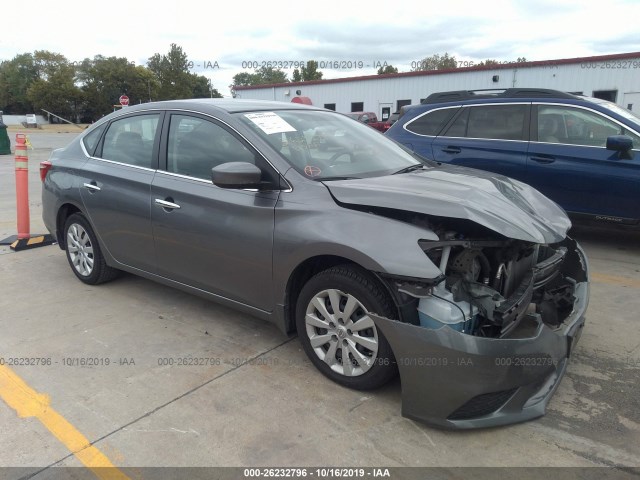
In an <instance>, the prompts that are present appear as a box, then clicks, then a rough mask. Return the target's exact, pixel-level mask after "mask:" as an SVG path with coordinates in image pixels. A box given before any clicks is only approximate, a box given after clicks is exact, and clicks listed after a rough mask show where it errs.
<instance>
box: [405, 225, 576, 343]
mask: <svg viewBox="0 0 640 480" xmlns="http://www.w3.org/2000/svg"><path fill="white" fill-rule="evenodd" d="M418 221H420V222H425V219H424V217H422V218H420V219H419V220H418ZM414 222H416V220H414ZM457 223H459V225H455V226H457V227H462V228H464V227H465V224H467V222H457ZM425 226H426V225H425ZM466 226H467V227H468V224H467V225H466ZM428 227H429V228H430V229H431V230H432V231H434V232H436V233H437V235H438V237H439V239H440V240H439V241H427V240H424V241H420V247H421V248H422V249H423V250H424V252H425V254H426V255H427V256H428V258H429V259H430V260H431V261H432V262H433V263H434V265H436V266H438V267H439V269H440V271H441V272H442V275H441V276H440V277H438V278H436V279H433V280H432V281H431V282H411V281H404V282H403V281H399V280H398V279H396V280H395V285H396V287H397V289H398V292H400V293H401V294H405V295H409V296H410V297H414V298H415V299H417V300H418V305H417V311H418V318H417V320H416V319H415V318H414V320H413V322H412V323H414V324H419V325H421V326H423V327H425V328H432V329H438V328H443V327H446V328H452V329H454V330H457V331H459V332H461V333H464V334H467V335H473V336H479V337H489V338H508V337H509V336H510V334H511V333H512V331H513V330H514V329H515V328H516V327H517V326H518V325H519V324H520V322H521V321H522V320H523V319H525V318H527V319H529V320H532V321H533V324H537V323H540V322H542V323H544V324H545V325H547V326H548V327H550V328H552V329H554V328H557V327H559V326H560V325H561V324H562V322H563V321H564V320H565V319H566V318H567V317H568V316H569V314H570V313H571V311H572V309H573V305H574V301H575V298H574V291H575V286H576V283H577V282H582V281H584V280H585V279H584V278H582V277H583V276H584V269H583V268H580V265H579V262H580V261H581V260H580V258H579V257H578V256H577V255H576V254H575V249H574V248H573V246H574V244H575V242H574V241H573V240H571V239H570V238H568V237H567V238H566V239H565V240H564V241H563V242H560V243H558V244H554V245H540V244H533V243H530V242H525V241H522V240H514V239H507V238H504V237H502V238H499V237H500V236H499V235H497V234H495V232H489V231H486V230H485V229H483V228H478V227H477V226H473V227H472V228H467V229H465V230H467V232H465V233H463V232H464V230H461V229H452V228H450V227H451V225H446V226H445V225H438V226H435V225H433V223H431V222H429V224H428Z"/></svg>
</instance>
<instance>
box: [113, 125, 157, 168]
mask: <svg viewBox="0 0 640 480" xmlns="http://www.w3.org/2000/svg"><path fill="white" fill-rule="evenodd" d="M159 118H160V115H159V114H151V115H136V116H131V117H126V118H121V119H119V120H115V121H113V122H111V125H109V129H108V130H107V133H106V134H105V136H104V145H103V147H102V158H104V159H105V160H113V161H115V162H120V163H126V164H127V165H134V166H137V167H146V168H153V167H154V161H153V144H154V141H155V137H156V131H157V129H158V120H159Z"/></svg>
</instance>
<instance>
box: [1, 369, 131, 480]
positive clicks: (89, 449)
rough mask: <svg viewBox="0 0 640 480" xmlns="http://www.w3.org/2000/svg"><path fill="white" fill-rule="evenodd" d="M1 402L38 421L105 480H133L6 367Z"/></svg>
mask: <svg viewBox="0 0 640 480" xmlns="http://www.w3.org/2000/svg"><path fill="white" fill-rule="evenodd" d="M0 398H2V400H4V402H5V403H6V404H7V405H8V406H9V407H11V408H12V409H13V410H15V411H16V413H17V414H18V417H20V418H29V417H35V418H37V419H38V420H40V422H41V423H42V424H43V425H44V426H45V427H46V428H47V430H49V431H50V432H51V433H52V434H53V436H55V437H56V438H57V439H58V440H59V441H60V442H61V443H62V444H64V446H65V447H67V448H68V449H69V451H70V452H71V453H72V454H73V455H74V456H75V457H76V458H77V459H78V460H79V461H80V462H81V463H82V464H83V465H84V466H85V467H87V468H89V469H90V470H91V471H92V472H93V473H94V474H95V475H96V476H97V477H98V478H100V479H101V480H129V477H127V476H126V475H125V474H124V473H122V472H121V471H120V470H118V469H117V468H116V467H115V466H114V465H113V464H112V463H111V461H110V460H109V459H108V458H107V457H106V456H105V455H104V454H103V453H102V452H101V451H100V450H98V448H96V447H94V446H93V445H92V444H91V442H90V441H89V440H88V439H87V437H85V436H84V435H83V434H82V433H80V432H79V431H78V430H77V429H76V428H75V427H74V426H73V425H71V424H70V423H69V422H68V421H67V420H66V419H65V418H64V417H63V416H62V415H60V414H59V413H58V412H56V411H55V410H54V409H53V408H52V407H51V405H50V399H49V396H48V395H46V394H44V393H38V392H36V391H35V390H33V389H32V388H31V387H30V386H29V385H27V384H26V383H25V382H24V380H22V379H21V378H20V377H19V376H18V375H16V373H15V372H14V371H13V370H11V369H10V368H9V367H7V366H6V365H0Z"/></svg>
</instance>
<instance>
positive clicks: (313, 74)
mask: <svg viewBox="0 0 640 480" xmlns="http://www.w3.org/2000/svg"><path fill="white" fill-rule="evenodd" d="M300 73H301V76H302V81H304V82H308V81H310V80H322V72H320V71H318V62H316V61H315V60H309V61H307V65H306V66H303V67H302V71H301V72H300Z"/></svg>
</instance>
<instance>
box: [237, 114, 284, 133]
mask: <svg viewBox="0 0 640 480" xmlns="http://www.w3.org/2000/svg"><path fill="white" fill-rule="evenodd" d="M245 117H247V118H248V119H249V120H251V121H252V122H253V123H255V124H256V125H257V126H258V127H259V128H260V130H262V131H263V132H264V133H266V134H267V135H271V134H272V133H284V132H295V131H296V129H295V128H293V127H292V126H291V125H289V124H288V123H287V121H286V120H285V119H284V118H282V117H280V116H279V115H277V114H276V113H273V112H262V113H247V114H245Z"/></svg>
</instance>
